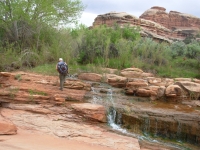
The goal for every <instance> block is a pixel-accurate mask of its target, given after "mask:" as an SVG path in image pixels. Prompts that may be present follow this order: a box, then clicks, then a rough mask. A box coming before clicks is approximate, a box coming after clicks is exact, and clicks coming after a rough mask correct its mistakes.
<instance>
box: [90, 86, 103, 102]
mask: <svg viewBox="0 0 200 150" xmlns="http://www.w3.org/2000/svg"><path fill="white" fill-rule="evenodd" d="M91 89H92V101H91V103H92V104H101V103H102V97H101V96H99V95H98V93H99V92H98V91H96V89H95V88H94V87H92V88H91Z"/></svg>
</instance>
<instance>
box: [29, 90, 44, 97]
mask: <svg viewBox="0 0 200 150" xmlns="http://www.w3.org/2000/svg"><path fill="white" fill-rule="evenodd" d="M28 92H29V94H30V95H42V96H47V93H45V92H42V91H37V90H32V89H30V90H28Z"/></svg>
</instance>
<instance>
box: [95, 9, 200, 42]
mask: <svg viewBox="0 0 200 150" xmlns="http://www.w3.org/2000/svg"><path fill="white" fill-rule="evenodd" d="M114 23H117V24H119V25H120V26H121V27H122V26H123V25H125V24H129V25H130V26H139V27H140V28H141V36H144V37H146V36H148V37H152V38H154V39H155V40H158V41H167V42H172V41H173V40H184V39H185V38H186V37H190V36H194V35H196V34H197V33H198V32H199V27H200V18H198V17H195V16H193V15H189V14H185V13H181V12H177V11H170V12H169V13H167V12H166V9H165V8H163V7H158V6H154V7H152V8H150V9H148V10H146V11H145V12H144V13H143V14H142V15H141V16H140V17H139V18H138V17H136V16H134V15H131V14H127V13H126V12H109V13H106V14H102V15H98V16H97V17H96V18H95V20H94V22H93V26H92V27H93V28H94V27H97V26H100V25H102V24H106V25H107V26H109V27H111V26H113V25H114Z"/></svg>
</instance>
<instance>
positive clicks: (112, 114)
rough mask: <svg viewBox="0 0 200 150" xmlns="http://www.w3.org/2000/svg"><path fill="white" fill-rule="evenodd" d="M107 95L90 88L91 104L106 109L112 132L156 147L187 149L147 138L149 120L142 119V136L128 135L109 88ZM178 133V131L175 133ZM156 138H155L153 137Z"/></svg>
mask: <svg viewBox="0 0 200 150" xmlns="http://www.w3.org/2000/svg"><path fill="white" fill-rule="evenodd" d="M106 91H107V93H106V95H103V94H99V93H100V91H99V89H96V88H94V87H93V88H92V93H93V96H92V101H91V103H93V104H101V105H104V106H105V107H106V109H107V120H108V126H110V127H111V128H112V129H113V130H116V131H118V132H121V133H123V134H125V135H127V136H131V137H135V138H138V140H140V141H147V142H150V143H154V144H157V145H162V146H166V147H168V148H169V147H170V149H173V150H184V149H185V150H186V149H187V148H183V147H180V146H179V145H174V144H171V143H164V142H162V141H160V140H155V139H152V138H150V137H149V136H148V132H149V130H150V129H149V128H150V119H149V118H144V122H145V124H144V126H143V128H144V129H143V131H144V135H139V134H135V133H130V132H129V131H128V130H126V129H124V128H122V115H121V113H120V112H118V111H117V110H116V105H117V102H115V98H113V91H112V89H111V88H108V89H106ZM155 125H156V130H155V135H157V134H158V133H157V132H158V131H157V126H158V122H157V120H156V122H155ZM177 132H179V131H177ZM155 137H157V136H155Z"/></svg>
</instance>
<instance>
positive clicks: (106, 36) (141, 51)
mask: <svg viewBox="0 0 200 150" xmlns="http://www.w3.org/2000/svg"><path fill="white" fill-rule="evenodd" d="M0 3H1V5H0V16H1V18H3V19H2V20H0V60H1V64H0V71H12V70H16V69H27V68H28V69H31V71H34V72H39V73H43V74H49V75H56V74H57V72H56V70H55V64H56V63H57V60H58V58H59V57H62V58H63V59H64V60H65V61H66V62H67V63H68V65H69V73H70V74H73V73H79V72H81V71H86V72H89V71H92V72H97V73H102V71H103V70H102V68H104V67H110V68H116V69H124V68H127V67H137V68H141V69H142V70H143V71H145V72H149V73H154V74H155V75H157V76H161V77H172V78H174V77H190V78H200V42H198V41H196V40H195V37H193V38H187V39H185V40H184V41H176V42H173V43H171V44H169V43H166V42H156V41H154V40H153V39H151V38H142V37H141V36H140V33H139V32H140V28H139V27H132V26H129V25H128V24H127V25H124V27H120V26H119V25H117V24H114V25H113V27H112V28H111V27H107V26H105V25H103V26H99V27H96V28H93V29H89V28H87V27H85V26H84V25H79V26H76V28H73V29H70V28H56V27H58V26H61V24H62V23H64V24H65V25H67V24H68V23H73V22H76V21H77V18H78V17H79V15H80V13H81V12H82V11H83V9H84V6H83V4H82V3H81V1H79V0H73V1H71V0H69V1H64V0H61V1H56V2H55V1H51V0H50V1H43V2H42V3H41V2H40V1H35V0H34V1H22V0H16V1H14V0H10V1H2V2H0ZM18 8H20V9H18ZM197 36H199V34H197Z"/></svg>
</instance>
